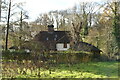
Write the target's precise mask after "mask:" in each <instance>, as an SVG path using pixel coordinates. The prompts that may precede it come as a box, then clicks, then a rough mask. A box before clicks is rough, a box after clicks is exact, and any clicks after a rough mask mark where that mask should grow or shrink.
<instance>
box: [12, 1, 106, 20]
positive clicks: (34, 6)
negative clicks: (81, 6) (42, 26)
mask: <svg viewBox="0 0 120 80" xmlns="http://www.w3.org/2000/svg"><path fill="white" fill-rule="evenodd" d="M13 1H16V2H25V6H24V9H25V10H27V11H28V13H29V17H30V20H34V19H36V18H37V17H38V16H39V14H40V13H46V12H49V11H51V10H65V9H68V8H72V7H73V6H74V5H75V4H77V3H79V2H83V1H84V2H101V1H105V0H13Z"/></svg>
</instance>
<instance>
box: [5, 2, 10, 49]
mask: <svg viewBox="0 0 120 80" xmlns="http://www.w3.org/2000/svg"><path fill="white" fill-rule="evenodd" d="M10 11H11V0H10V3H9V10H8V20H7V31H6V42H5V50H8V34H9V26H10V25H9V21H10Z"/></svg>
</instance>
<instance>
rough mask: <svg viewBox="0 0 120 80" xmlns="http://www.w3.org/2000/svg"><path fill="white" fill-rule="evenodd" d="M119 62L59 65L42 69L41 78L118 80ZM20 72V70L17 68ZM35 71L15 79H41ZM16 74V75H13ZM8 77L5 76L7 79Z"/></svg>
mask: <svg viewBox="0 0 120 80" xmlns="http://www.w3.org/2000/svg"><path fill="white" fill-rule="evenodd" d="M118 64H120V63H118V62H90V63H80V64H73V65H70V66H68V65H67V64H58V65H57V66H56V67H51V68H50V69H51V74H49V70H47V69H44V68H41V69H40V78H118ZM17 69H18V71H19V68H17ZM37 70H38V69H36V70H34V71H33V73H32V74H31V72H30V69H28V70H27V72H26V73H27V74H24V75H23V74H17V75H16V76H13V77H15V78H39V76H37V75H36V74H35V73H36V71H37ZM11 74H15V73H11ZM5 77H7V76H5V75H4V76H3V78H5Z"/></svg>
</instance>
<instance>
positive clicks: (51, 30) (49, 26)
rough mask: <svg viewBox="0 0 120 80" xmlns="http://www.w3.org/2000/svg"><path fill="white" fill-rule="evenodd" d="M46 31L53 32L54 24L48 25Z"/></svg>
mask: <svg viewBox="0 0 120 80" xmlns="http://www.w3.org/2000/svg"><path fill="white" fill-rule="evenodd" d="M48 32H50V33H53V32H54V25H48Z"/></svg>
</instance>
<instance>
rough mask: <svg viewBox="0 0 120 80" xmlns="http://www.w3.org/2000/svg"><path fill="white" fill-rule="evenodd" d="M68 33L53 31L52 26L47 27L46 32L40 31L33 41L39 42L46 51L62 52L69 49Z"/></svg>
mask: <svg viewBox="0 0 120 80" xmlns="http://www.w3.org/2000/svg"><path fill="white" fill-rule="evenodd" d="M68 34H69V31H54V26H53V25H48V31H40V32H39V33H38V34H37V35H36V36H35V40H37V41H40V42H41V43H43V44H44V46H45V47H46V48H47V49H48V50H57V51H64V50H68V49H69V48H70V38H69V35H68Z"/></svg>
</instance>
